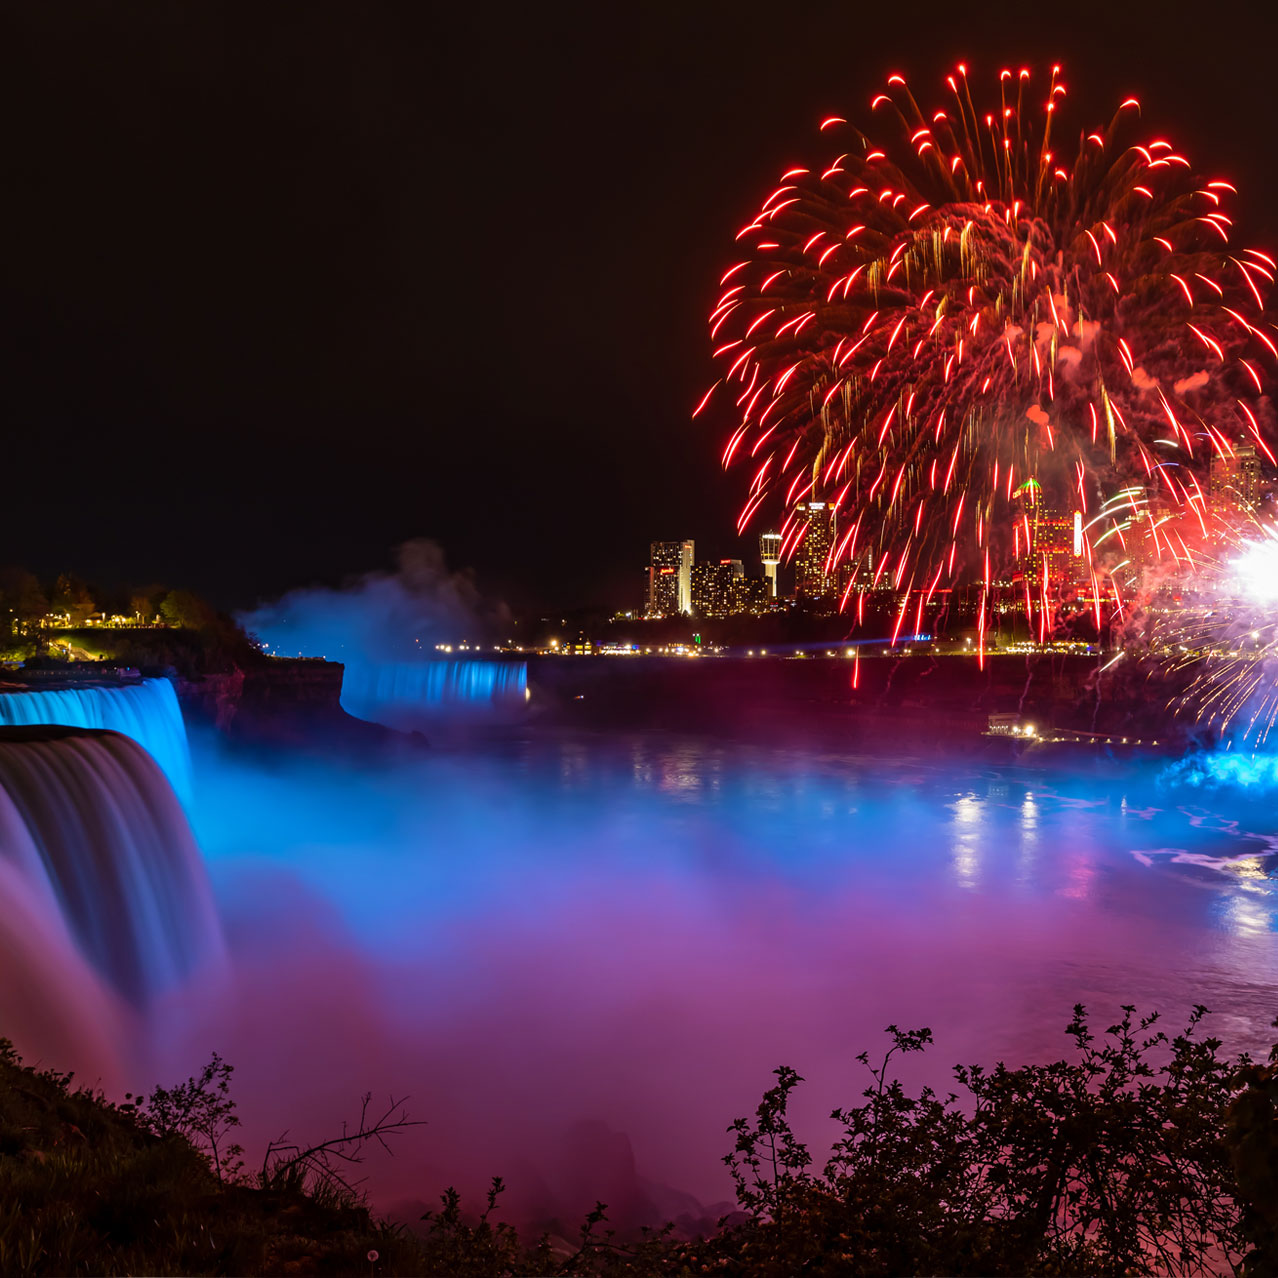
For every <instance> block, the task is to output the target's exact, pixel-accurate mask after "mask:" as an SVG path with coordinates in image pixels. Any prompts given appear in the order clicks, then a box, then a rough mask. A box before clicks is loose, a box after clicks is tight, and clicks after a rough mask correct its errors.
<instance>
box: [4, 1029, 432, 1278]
mask: <svg viewBox="0 0 1278 1278" xmlns="http://www.w3.org/2000/svg"><path fill="white" fill-rule="evenodd" d="M228 1070H229V1067H227V1066H225V1064H224V1063H223V1062H221V1061H220V1060H219V1059H218V1058H216V1057H215V1058H214V1060H213V1062H212V1063H211V1065H210V1067H208V1068H206V1069H205V1070H204V1071H203V1072H202V1073H201V1074H200V1075H199V1076H198V1077H197V1078H194V1079H190V1080H188V1081H187V1083H185V1084H182V1085H181V1086H179V1087H176V1088H173V1089H169V1090H166V1089H160V1088H157V1089H156V1091H155V1093H153V1095H152V1097H151V1098H150V1100H144V1099H143V1098H132V1099H131V1100H130V1102H129V1103H127V1104H125V1105H114V1104H112V1103H111V1102H110V1101H108V1100H107V1099H106V1098H105V1097H103V1096H102V1095H101V1094H100V1093H94V1092H91V1091H87V1090H84V1089H77V1088H75V1087H74V1086H73V1079H72V1076H71V1075H69V1074H62V1073H57V1072H55V1071H49V1070H36V1069H33V1068H31V1067H29V1066H24V1065H23V1064H22V1062H21V1061H20V1060H19V1058H18V1057H17V1055H16V1053H15V1052H14V1050H13V1047H12V1045H11V1044H10V1043H9V1042H8V1041H7V1040H3V1039H0V1273H3V1274H5V1275H27V1274H33V1275H34V1274H128V1273H134V1274H136V1273H164V1274H210V1273H213V1274H249V1273H252V1274H279V1273H293V1272H301V1273H316V1274H326V1273H328V1274H349V1273H360V1272H366V1271H367V1268H368V1261H367V1259H366V1257H367V1254H368V1252H369V1251H370V1250H376V1251H377V1252H378V1253H379V1256H380V1257H381V1260H380V1261H379V1264H378V1268H377V1273H378V1275H379V1276H380V1275H385V1274H401V1273H402V1274H410V1273H417V1272H420V1251H419V1249H418V1248H417V1246H416V1245H415V1243H414V1242H413V1241H412V1240H411V1239H406V1238H403V1237H401V1236H400V1234H399V1233H398V1232H397V1231H395V1230H391V1229H389V1228H388V1227H386V1226H383V1225H380V1224H378V1223H377V1222H375V1221H374V1220H373V1219H372V1218H371V1217H370V1215H369V1213H368V1211H367V1210H366V1209H364V1208H363V1207H359V1206H354V1205H351V1206H345V1207H340V1208H339V1207H334V1206H333V1205H331V1204H328V1203H324V1202H319V1201H317V1200H316V1199H315V1198H314V1197H313V1196H310V1195H308V1194H306V1193H305V1192H300V1191H298V1190H295V1189H269V1190H268V1189H263V1188H260V1187H256V1186H252V1185H248V1184H244V1183H242V1182H237V1181H235V1180H234V1179H232V1178H230V1177H227V1178H226V1179H225V1180H220V1179H219V1178H218V1176H217V1174H216V1173H215V1172H214V1170H213V1168H212V1166H211V1165H210V1162H209V1157H208V1154H209V1150H208V1147H207V1146H204V1147H203V1148H197V1147H196V1145H194V1144H192V1142H191V1140H190V1139H188V1134H192V1135H194V1136H195V1138H196V1140H197V1141H199V1140H201V1139H202V1137H201V1132H200V1128H201V1127H207V1126H208V1123H209V1121H211V1123H212V1128H213V1130H215V1131H218V1132H219V1133H223V1134H224V1130H225V1122H226V1118H227V1116H228V1115H230V1114H233V1104H232V1102H231V1101H230V1099H229V1097H228V1096H227V1094H226V1093H225V1092H223V1091H222V1090H221V1088H220V1085H221V1083H222V1082H224V1081H228V1080H229V1073H228V1072H227V1071H228ZM157 1094H158V1095H159V1096H160V1097H161V1099H160V1100H159V1101H158V1102H157V1101H156V1100H155V1097H156V1095H157ZM160 1129H162V1131H163V1134H160ZM220 1140H221V1135H219V1141H220ZM219 1149H220V1152H221V1154H222V1155H223V1156H225V1155H226V1153H227V1150H226V1149H225V1147H224V1146H221V1145H220V1146H219ZM223 1171H224V1174H225V1171H226V1168H225V1164H224V1165H223Z"/></svg>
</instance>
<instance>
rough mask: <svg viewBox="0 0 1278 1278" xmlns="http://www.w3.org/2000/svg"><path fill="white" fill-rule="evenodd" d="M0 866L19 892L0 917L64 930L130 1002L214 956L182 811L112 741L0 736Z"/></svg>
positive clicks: (125, 748) (195, 852)
mask: <svg viewBox="0 0 1278 1278" xmlns="http://www.w3.org/2000/svg"><path fill="white" fill-rule="evenodd" d="M170 691H171V690H170ZM0 861H3V862H5V863H7V868H6V870H5V874H6V875H11V874H14V873H16V875H17V876H18V878H19V879H20V880H21V882H22V884H23V885H24V890H23V891H22V892H21V893H19V894H16V895H15V894H14V893H8V894H6V899H5V906H4V908H5V910H6V911H7V912H13V911H18V912H21V911H24V910H25V911H26V912H28V913H31V912H34V914H35V915H36V916H37V917H34V918H32V919H31V920H30V923H31V929H34V930H41V929H42V930H43V931H44V932H45V933H50V932H57V931H60V930H64V931H65V933H66V934H67V935H69V936H70V938H71V939H72V940H73V941H74V943H75V947H76V948H77V949H78V950H79V952H80V953H81V954H82V955H83V957H84V959H85V960H87V962H88V963H89V965H90V966H91V967H92V968H94V969H96V971H97V972H98V973H99V975H100V976H101V977H102V978H103V979H104V980H105V981H106V983H107V984H108V985H110V986H114V987H115V988H116V989H117V990H118V991H120V993H122V994H123V995H125V997H126V998H128V999H129V1000H130V1001H132V1002H135V1003H145V1002H146V1001H147V1000H148V999H150V998H151V997H152V996H154V995H157V994H160V993H162V992H163V991H165V990H166V989H170V988H172V987H174V986H175V985H177V984H179V983H180V982H182V981H184V980H185V979H186V978H187V977H188V976H190V975H192V974H193V973H194V972H195V971H196V970H197V969H199V968H201V967H203V966H205V965H207V964H210V963H213V962H216V961H217V960H218V959H219V957H220V955H221V949H222V943H221V936H220V929H219V925H218V921H217V915H216V911H215V908H214V905H213V899H212V895H211V892H210V889H209V884H208V879H207V877H206V875H205V871H204V862H203V860H202V858H201V856H200V852H199V849H198V848H197V847H196V845H195V840H194V839H193V838H192V837H191V831H190V827H189V826H188V825H187V822H186V815H185V813H184V812H183V810H182V805H181V803H180V802H179V801H178V799H177V796H176V795H175V794H174V792H173V788H172V787H171V786H170V785H169V783H168V781H167V779H166V778H165V775H164V773H163V772H162V771H161V770H160V768H159V767H158V765H157V764H156V762H155V761H154V760H153V758H152V757H151V755H150V754H148V753H147V751H145V750H144V749H142V747H141V746H140V745H138V744H137V743H136V742H135V741H132V740H130V739H129V738H128V737H126V736H124V735H122V734H120V733H117V732H109V731H100V730H98V731H94V730H80V729H73V728H66V727H25V728H3V729H0ZM3 881H4V880H3V879H0V882H3ZM2 936H3V933H0V937H2ZM9 958H10V956H9V955H8V954H7V953H6V954H0V960H7V959H9ZM6 967H7V975H8V977H9V979H10V980H12V979H14V975H15V973H14V970H13V967H12V966H11V965H10V964H8V963H6ZM16 975H17V979H19V980H24V979H25V978H24V976H23V975H22V973H21V972H18V973H17V974H16Z"/></svg>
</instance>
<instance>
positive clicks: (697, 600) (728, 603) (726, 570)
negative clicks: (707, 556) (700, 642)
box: [692, 559, 745, 617]
mask: <svg viewBox="0 0 1278 1278" xmlns="http://www.w3.org/2000/svg"><path fill="white" fill-rule="evenodd" d="M744 581H745V569H744V567H743V566H742V563H741V560H739V559H720V560H718V561H717V562H715V561H714V560H711V561H710V562H709V563H699V564H694V565H693V568H692V606H693V608H694V609H695V610H696V613H697V616H699V617H730V616H732V615H733V613H737V612H741V611H742V607H743V604H744V590H743V584H742V583H743V582H744Z"/></svg>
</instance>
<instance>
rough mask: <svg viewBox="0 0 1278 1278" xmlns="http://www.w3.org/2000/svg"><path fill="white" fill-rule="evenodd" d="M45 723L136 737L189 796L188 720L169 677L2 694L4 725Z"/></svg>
mask: <svg viewBox="0 0 1278 1278" xmlns="http://www.w3.org/2000/svg"><path fill="white" fill-rule="evenodd" d="M42 723H54V724H62V725H64V726H66V727H68V728H109V729H111V730H112V731H114V732H121V733H123V734H124V735H125V736H126V737H132V738H133V740H134V741H136V742H137V743H138V744H139V745H140V746H141V747H142V748H143V749H144V750H145V751H146V752H147V753H148V754H149V755H150V756H151V757H152V758H153V759H154V760H155V761H156V763H158V764H159V765H160V767H161V768H162V769H163V770H164V775H165V776H167V777H168V779H169V782H170V784H171V785H172V786H173V788H174V789H175V790H176V791H177V792H178V794H179V795H180V796H181V797H182V798H183V799H187V798H189V797H190V793H191V754H190V750H189V748H188V746H187V740H186V725H185V724H184V723H183V721H182V710H181V708H180V707H179V705H178V701H177V695H176V694H175V693H174V691H173V685H172V684H171V683H170V682H169V681H168V680H167V679H143V680H142V681H141V682H140V683H128V684H113V685H105V686H100V687H92V688H59V689H49V690H47V691H45V690H34V691H29V692H6V693H0V726H16V725H28V724H42Z"/></svg>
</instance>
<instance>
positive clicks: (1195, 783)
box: [1163, 750, 1278, 794]
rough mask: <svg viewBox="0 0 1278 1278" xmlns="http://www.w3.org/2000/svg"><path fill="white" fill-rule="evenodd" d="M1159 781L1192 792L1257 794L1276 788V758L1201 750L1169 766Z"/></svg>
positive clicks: (1277, 770)
mask: <svg viewBox="0 0 1278 1278" xmlns="http://www.w3.org/2000/svg"><path fill="white" fill-rule="evenodd" d="M1163 778H1164V780H1165V781H1166V782H1167V783H1168V784H1172V785H1181V786H1189V787H1192V788H1195V789H1202V790H1221V789H1237V790H1242V791H1251V792H1254V793H1257V794H1259V793H1262V792H1265V791H1269V790H1275V789H1278V755H1275V754H1248V753H1246V752H1245V751H1239V752H1234V751H1232V750H1219V751H1202V752H1200V753H1198V754H1193V755H1190V756H1189V757H1188V758H1185V759H1178V760H1177V761H1176V762H1175V763H1172V764H1169V765H1168V766H1167V768H1166V770H1165V772H1164V773H1163Z"/></svg>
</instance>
